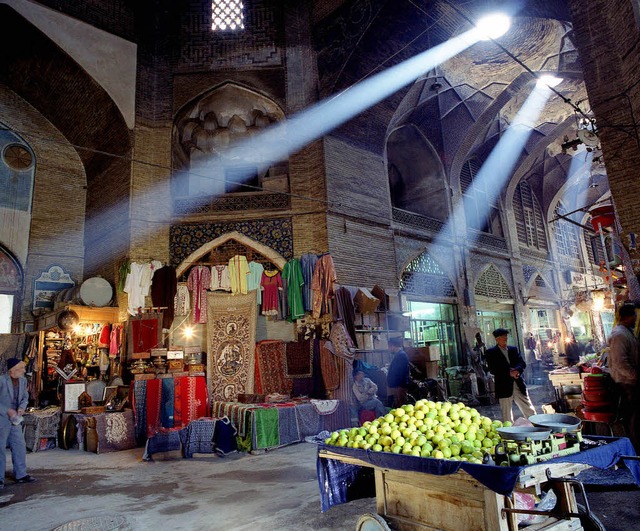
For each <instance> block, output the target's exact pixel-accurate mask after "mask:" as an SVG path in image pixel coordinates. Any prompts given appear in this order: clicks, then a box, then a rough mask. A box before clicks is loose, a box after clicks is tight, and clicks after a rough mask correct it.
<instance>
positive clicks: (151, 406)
mask: <svg viewBox="0 0 640 531" xmlns="http://www.w3.org/2000/svg"><path fill="white" fill-rule="evenodd" d="M160 381H161V380H157V379H156V380H147V393H146V394H147V398H146V403H147V415H146V417H147V418H146V421H147V437H153V436H154V435H155V434H156V433H158V431H160V428H161V426H160V408H161V406H162V403H161V397H162V393H161V388H160Z"/></svg>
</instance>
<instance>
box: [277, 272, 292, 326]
mask: <svg viewBox="0 0 640 531" xmlns="http://www.w3.org/2000/svg"><path fill="white" fill-rule="evenodd" d="M288 292H289V288H288V286H287V281H286V280H285V279H284V278H283V279H282V289H281V290H279V291H278V314H277V315H276V319H277V320H278V321H284V320H285V319H286V318H287V315H289V302H288V300H287V299H288V297H287V293H288Z"/></svg>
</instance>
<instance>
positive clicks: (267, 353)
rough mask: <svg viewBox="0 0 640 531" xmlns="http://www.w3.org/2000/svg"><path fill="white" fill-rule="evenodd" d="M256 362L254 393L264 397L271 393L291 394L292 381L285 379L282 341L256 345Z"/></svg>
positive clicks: (270, 341)
mask: <svg viewBox="0 0 640 531" xmlns="http://www.w3.org/2000/svg"><path fill="white" fill-rule="evenodd" d="M256 362H257V367H256V384H257V386H256V387H255V392H256V393H258V394H264V395H268V394H271V393H281V394H287V395H290V394H291V391H292V390H293V381H292V380H291V378H285V370H286V369H285V365H286V360H285V344H284V341H280V340H265V341H260V342H259V343H258V344H257V345H256ZM258 375H259V378H258Z"/></svg>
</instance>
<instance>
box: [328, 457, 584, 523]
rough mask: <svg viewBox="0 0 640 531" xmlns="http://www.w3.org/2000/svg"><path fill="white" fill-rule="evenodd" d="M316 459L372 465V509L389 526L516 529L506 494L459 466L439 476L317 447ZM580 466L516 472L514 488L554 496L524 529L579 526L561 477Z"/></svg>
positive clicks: (571, 493)
mask: <svg viewBox="0 0 640 531" xmlns="http://www.w3.org/2000/svg"><path fill="white" fill-rule="evenodd" d="M318 457H319V458H321V459H334V460H338V461H342V462H343V463H349V464H353V465H358V466H363V467H370V468H373V469H374V475H375V487H376V510H377V512H378V514H379V515H380V516H382V517H383V518H384V519H385V520H386V521H387V522H389V523H390V524H392V526H393V528H394V529H400V530H417V529H420V530H425V529H438V530H445V531H471V530H487V531H494V530H500V531H502V530H510V531H517V529H518V523H517V514H516V511H514V510H513V508H512V503H511V498H508V497H506V496H503V495H501V494H498V493H496V492H494V491H493V490H491V489H489V488H488V487H486V486H485V485H483V484H482V483H480V482H479V481H478V480H476V479H475V478H474V477H473V476H471V475H470V474H468V473H467V472H465V471H463V470H462V469H460V470H458V471H457V472H456V473H454V474H449V475H445V476H439V475H434V474H427V473H423V472H416V471H408V470H395V469H388V468H383V467H378V466H372V464H371V463H370V462H367V461H364V460H362V459H359V458H357V457H354V456H351V455H343V454H339V453H335V452H332V451H330V450H327V449H320V450H319V453H318ZM586 468H589V465H586V464H580V463H562V462H561V463H558V462H553V463H551V462H550V463H545V462H542V463H539V464H536V465H531V466H528V467H525V468H524V469H523V470H522V472H521V473H520V476H519V477H518V482H517V485H516V491H520V492H527V493H537V494H540V493H541V491H542V489H545V490H546V489H547V488H548V487H553V489H554V492H555V493H556V495H557V497H558V502H557V505H556V508H555V510H554V514H553V515H546V520H545V522H544V523H543V524H537V525H531V526H528V527H527V528H526V529H527V530H530V531H533V530H541V529H544V530H545V531H546V530H553V531H564V530H580V529H584V528H583V526H582V524H581V523H580V518H579V517H578V512H579V510H578V509H579V508H578V504H577V502H576V498H575V495H574V491H573V488H572V486H571V485H570V484H569V483H568V482H567V481H566V478H569V477H573V476H575V475H576V474H578V473H579V472H581V471H582V470H584V469H586ZM369 528H370V529H374V527H369ZM362 529H364V527H362ZM378 529H384V527H379V528H378Z"/></svg>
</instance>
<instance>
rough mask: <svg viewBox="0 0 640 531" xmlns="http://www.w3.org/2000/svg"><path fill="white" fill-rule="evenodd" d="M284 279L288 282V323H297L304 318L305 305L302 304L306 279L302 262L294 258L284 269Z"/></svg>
mask: <svg viewBox="0 0 640 531" xmlns="http://www.w3.org/2000/svg"><path fill="white" fill-rule="evenodd" d="M282 278H283V279H284V280H286V281H287V303H288V305H289V315H288V316H287V320H288V321H295V320H296V319H299V318H300V317H302V316H304V305H303V302H302V286H304V277H303V276H302V268H301V267H300V260H298V259H297V258H292V259H291V260H289V261H288V262H287V263H286V264H285V265H284V267H283V268H282Z"/></svg>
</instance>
